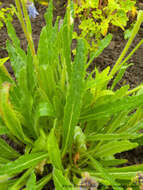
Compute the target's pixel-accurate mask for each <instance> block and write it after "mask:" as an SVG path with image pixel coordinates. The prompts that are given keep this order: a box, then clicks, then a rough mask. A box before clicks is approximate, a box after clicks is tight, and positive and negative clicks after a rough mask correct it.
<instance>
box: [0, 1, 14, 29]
mask: <svg viewBox="0 0 143 190" xmlns="http://www.w3.org/2000/svg"><path fill="white" fill-rule="evenodd" d="M1 6H2V3H1V2H0V7H1ZM13 15H14V11H13V9H12V8H9V7H7V8H0V29H1V28H2V27H3V25H4V23H5V22H6V21H7V20H9V21H12V18H13Z"/></svg>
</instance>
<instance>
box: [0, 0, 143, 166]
mask: <svg viewBox="0 0 143 190" xmlns="http://www.w3.org/2000/svg"><path fill="white" fill-rule="evenodd" d="M1 2H3V3H4V6H9V5H10V3H13V4H14V0H1ZM55 2H56V3H54V4H55V9H54V19H55V18H56V16H61V17H63V15H64V13H65V7H66V5H65V1H64V0H63V1H56V0H55ZM57 2H60V3H57ZM139 7H140V8H141V9H143V3H142V2H141V1H140V3H139ZM0 8H1V7H0ZM36 8H37V10H38V12H39V13H40V14H39V16H38V17H37V18H36V19H32V30H33V39H34V42H35V47H36V49H37V45H38V40H39V35H40V32H41V29H42V27H43V26H44V25H45V20H44V13H45V11H46V7H45V6H42V5H39V4H37V5H36ZM13 25H14V27H15V29H16V33H17V35H18V37H19V38H20V40H21V47H22V48H23V49H24V50H26V48H27V42H26V40H25V37H24V33H23V31H22V29H21V26H20V23H19V21H18V20H17V18H16V17H15V16H14V19H13ZM142 38H143V26H142V27H141V29H140V31H139V34H138V35H137V36H136V39H135V41H134V43H133V45H132V48H133V47H135V45H136V44H137V43H138V42H139V41H140V40H141V39H142ZM7 39H8V35H7V30H6V27H3V28H2V29H1V30H0V58H3V57H6V56H7V52H6V50H5V43H6V40H7ZM125 44H126V41H125V40H124V36H123V32H122V31H120V30H118V31H117V32H116V33H115V32H114V35H113V40H112V42H111V44H110V45H109V47H108V48H106V49H105V50H104V51H103V53H102V54H101V55H100V56H99V57H98V58H97V59H96V60H95V64H96V66H97V67H98V68H99V69H100V70H102V69H104V68H105V67H106V66H107V65H110V66H112V65H113V64H114V63H115V62H116V60H117V58H118V57H119V55H120V53H121V52H122V50H123V48H124V46H125ZM129 63H133V64H134V65H133V66H131V67H129V68H128V69H127V71H126V73H125V76H124V80H122V82H123V81H124V83H127V84H130V86H131V88H133V87H136V86H137V85H139V84H141V83H143V46H141V47H140V48H139V49H138V50H137V52H136V53H135V54H134V56H133V57H132V58H131V59H130V61H129ZM6 66H7V68H8V70H9V72H10V73H11V74H12V73H13V71H12V69H11V67H10V63H9V62H7V63H6ZM92 67H94V64H93V65H92ZM91 69H92V68H91ZM122 82H121V83H120V85H121V84H122ZM121 156H122V158H123V157H124V158H127V159H128V160H129V164H139V163H143V147H142V146H141V147H139V148H137V149H135V150H132V151H129V152H126V153H123V154H121Z"/></svg>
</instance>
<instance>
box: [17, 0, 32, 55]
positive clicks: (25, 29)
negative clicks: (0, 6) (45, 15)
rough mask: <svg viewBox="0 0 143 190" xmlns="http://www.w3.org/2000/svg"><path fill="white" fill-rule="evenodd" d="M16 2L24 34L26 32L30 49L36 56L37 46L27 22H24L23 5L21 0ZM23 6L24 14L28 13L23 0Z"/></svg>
mask: <svg viewBox="0 0 143 190" xmlns="http://www.w3.org/2000/svg"><path fill="white" fill-rule="evenodd" d="M15 4H16V7H17V11H18V15H19V21H20V23H21V26H22V29H23V31H24V34H25V36H26V39H27V41H28V44H29V47H30V49H31V52H32V55H33V57H35V55H36V53H35V48H34V44H33V40H32V36H31V34H30V33H29V32H28V30H27V27H26V24H25V22H24V18H23V14H22V10H21V5H20V0H15ZM22 6H24V7H23V12H24V14H25V15H27V13H26V11H25V9H26V7H25V3H24V2H23V0H22ZM26 17H27V16H26Z"/></svg>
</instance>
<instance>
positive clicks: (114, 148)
mask: <svg viewBox="0 0 143 190" xmlns="http://www.w3.org/2000/svg"><path fill="white" fill-rule="evenodd" d="M137 146H138V144H137V143H131V142H130V141H128V140H122V141H111V142H108V143H106V144H103V145H102V146H101V147H100V148H99V149H98V150H97V151H96V153H95V156H96V157H101V158H102V157H106V156H112V155H114V154H116V153H120V152H124V151H127V150H131V149H133V148H136V147H137Z"/></svg>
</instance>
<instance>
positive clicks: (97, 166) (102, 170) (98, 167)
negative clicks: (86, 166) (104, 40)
mask: <svg viewBox="0 0 143 190" xmlns="http://www.w3.org/2000/svg"><path fill="white" fill-rule="evenodd" d="M89 159H90V161H91V162H92V163H93V166H94V168H95V169H96V170H97V171H99V172H100V173H101V175H102V177H103V178H104V179H106V180H108V181H109V182H110V184H111V185H112V187H113V189H115V190H119V189H120V190H121V189H122V188H121V187H120V184H118V183H117V182H116V181H115V179H114V178H113V176H111V175H110V174H109V173H108V171H107V170H106V169H105V168H103V167H102V165H101V164H100V163H99V162H98V161H97V160H95V159H94V158H93V157H91V156H89Z"/></svg>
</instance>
